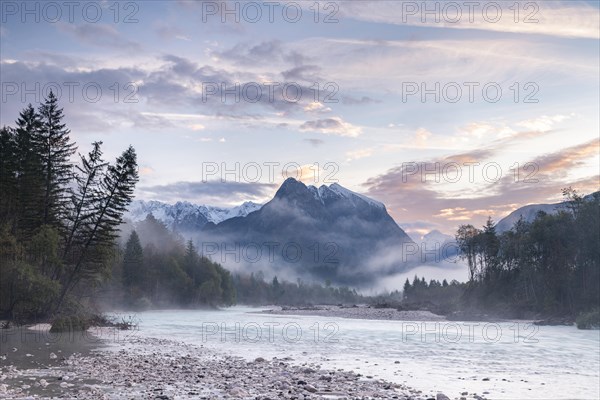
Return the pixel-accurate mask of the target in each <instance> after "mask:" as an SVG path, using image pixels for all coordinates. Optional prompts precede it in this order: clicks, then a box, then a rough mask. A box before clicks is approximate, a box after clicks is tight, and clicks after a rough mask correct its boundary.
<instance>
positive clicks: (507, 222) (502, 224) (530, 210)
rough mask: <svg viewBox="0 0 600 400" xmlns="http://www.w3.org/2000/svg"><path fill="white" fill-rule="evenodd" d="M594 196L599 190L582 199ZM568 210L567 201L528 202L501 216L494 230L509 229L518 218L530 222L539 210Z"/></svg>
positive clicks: (551, 211) (553, 212)
mask: <svg viewBox="0 0 600 400" xmlns="http://www.w3.org/2000/svg"><path fill="white" fill-rule="evenodd" d="M594 196H600V192H596V193H592V194H589V195H587V196H585V197H584V200H591V199H592V198H593V197H594ZM566 210H568V202H561V203H554V204H530V205H528V206H524V207H521V208H518V209H516V210H515V211H513V212H511V213H510V214H508V215H507V216H506V217H504V218H502V219H501V220H500V221H499V222H498V223H497V224H496V232H498V233H502V232H506V231H509V230H510V229H511V228H512V227H513V226H514V224H515V222H517V221H518V220H519V219H520V218H523V220H524V221H526V222H532V221H533V220H534V219H535V217H536V216H537V214H538V213H539V212H540V211H543V212H545V213H547V214H556V213H558V212H560V211H566Z"/></svg>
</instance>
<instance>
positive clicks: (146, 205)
mask: <svg viewBox="0 0 600 400" xmlns="http://www.w3.org/2000/svg"><path fill="white" fill-rule="evenodd" d="M261 207H262V205H261V204H256V203H253V202H251V201H247V202H245V203H243V204H242V205H239V206H236V207H231V208H223V207H212V206H205V205H196V204H192V203H189V202H181V201H180V202H177V203H175V204H167V203H163V202H160V201H143V200H135V201H133V202H132V203H131V205H130V206H129V210H128V212H127V214H126V215H125V218H127V219H129V220H131V221H132V222H139V221H142V220H144V219H145V218H146V216H147V215H148V214H152V215H153V216H154V217H155V218H156V219H158V220H159V221H162V222H163V223H164V224H165V225H167V227H168V228H170V229H172V230H174V231H178V232H181V233H184V234H189V233H196V232H198V231H199V230H201V229H202V228H204V226H205V225H206V224H207V223H209V222H210V223H214V224H218V223H220V222H223V221H225V220H227V219H230V218H234V217H244V216H246V215H248V214H249V213H251V212H253V211H256V210H258V209H260V208H261Z"/></svg>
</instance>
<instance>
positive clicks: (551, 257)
mask: <svg viewBox="0 0 600 400" xmlns="http://www.w3.org/2000/svg"><path fill="white" fill-rule="evenodd" d="M563 195H564V196H565V198H566V202H567V205H568V207H567V209H566V210H562V211H560V212H558V213H555V214H548V213H544V212H539V213H538V214H537V216H536V218H535V219H534V220H533V221H531V222H527V221H525V220H523V219H520V220H519V221H517V222H516V223H515V225H514V226H513V227H512V229H511V230H509V231H507V232H503V233H500V234H499V233H497V232H496V228H495V225H494V223H493V221H492V220H491V219H488V221H487V223H486V225H485V226H483V227H482V228H476V227H474V226H473V225H462V226H460V228H459V229H458V231H457V234H456V240H457V243H458V246H459V248H460V251H461V257H462V258H463V259H465V260H466V262H467V265H468V268H469V280H468V282H466V283H464V284H458V283H456V284H455V285H447V284H445V283H442V284H440V283H439V282H437V281H431V282H430V283H426V282H425V280H422V279H421V280H419V279H418V278H416V277H415V279H414V280H413V282H412V284H411V283H410V282H409V281H408V280H407V282H406V283H405V285H404V301H405V302H406V303H415V304H423V303H432V304H433V305H434V307H437V308H438V309H440V310H442V311H443V312H444V313H445V314H449V313H452V312H460V313H461V315H463V316H465V315H469V314H470V315H473V316H475V315H480V314H482V313H486V314H488V315H492V316H501V317H507V318H532V317H535V316H569V317H571V318H575V317H576V316H578V315H581V314H582V313H589V312H594V311H595V310H597V309H598V307H599V304H600V193H598V192H596V193H594V194H591V195H588V196H586V197H582V196H580V195H578V194H577V193H576V192H575V191H574V190H572V189H571V188H569V189H565V190H564V191H563ZM595 315H597V311H596V312H595Z"/></svg>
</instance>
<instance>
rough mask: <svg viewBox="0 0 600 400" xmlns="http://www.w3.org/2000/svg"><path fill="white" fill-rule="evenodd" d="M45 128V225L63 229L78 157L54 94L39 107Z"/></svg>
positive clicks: (42, 142) (43, 137) (43, 159)
mask: <svg viewBox="0 0 600 400" xmlns="http://www.w3.org/2000/svg"><path fill="white" fill-rule="evenodd" d="M38 112H39V115H40V119H41V123H42V127H41V131H40V132H41V135H40V136H41V146H42V152H41V158H42V166H43V172H44V175H43V179H44V200H43V201H44V203H43V205H44V206H43V219H42V222H43V223H44V224H50V225H55V226H60V224H61V222H62V220H63V218H64V216H65V215H66V213H67V203H68V201H69V195H68V184H69V182H70V181H71V180H72V178H73V173H72V167H71V162H70V158H71V156H72V155H73V154H75V151H76V146H75V143H73V142H71V139H70V138H69V133H70V131H69V129H67V128H66V125H65V124H64V123H63V117H64V116H63V110H62V108H59V106H58V99H57V97H56V96H55V95H54V93H53V92H52V91H51V92H50V94H49V95H48V97H47V98H46V99H45V102H44V104H42V105H40V107H39V110H38Z"/></svg>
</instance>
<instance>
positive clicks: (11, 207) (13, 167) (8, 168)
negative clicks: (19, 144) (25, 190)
mask: <svg viewBox="0 0 600 400" xmlns="http://www.w3.org/2000/svg"><path fill="white" fill-rule="evenodd" d="M17 154H18V153H17V149H16V142H15V136H14V133H13V131H12V129H11V128H9V127H3V128H2V129H0V193H2V196H0V226H1V225H5V226H7V225H8V226H12V225H13V224H12V223H11V222H12V221H13V218H14V215H15V213H16V209H17V204H18V203H17V193H18V191H17Z"/></svg>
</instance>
